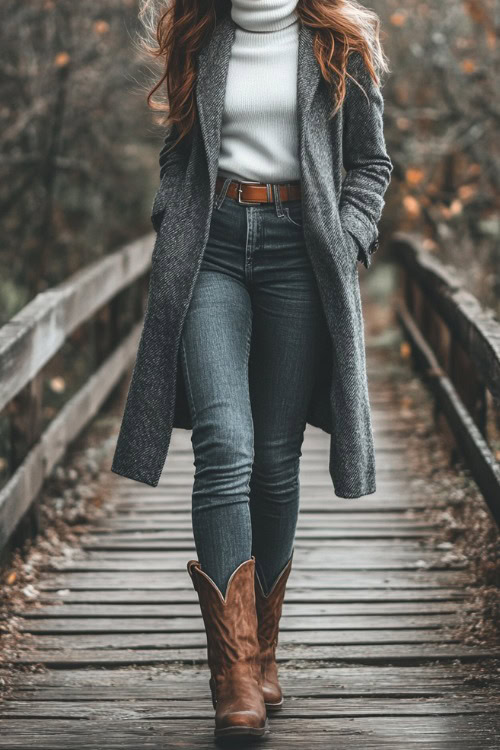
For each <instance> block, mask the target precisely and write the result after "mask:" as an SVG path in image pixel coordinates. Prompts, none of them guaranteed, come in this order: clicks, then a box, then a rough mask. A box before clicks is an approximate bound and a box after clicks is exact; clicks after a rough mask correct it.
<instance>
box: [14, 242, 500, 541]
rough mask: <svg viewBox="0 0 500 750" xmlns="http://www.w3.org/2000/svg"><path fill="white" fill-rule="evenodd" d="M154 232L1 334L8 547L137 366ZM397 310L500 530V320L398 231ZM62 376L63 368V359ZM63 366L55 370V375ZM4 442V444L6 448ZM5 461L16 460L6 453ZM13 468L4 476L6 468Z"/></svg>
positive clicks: (54, 292) (35, 304) (48, 295)
mask: <svg viewBox="0 0 500 750" xmlns="http://www.w3.org/2000/svg"><path fill="white" fill-rule="evenodd" d="M153 240H154V235H147V236H146V237H144V238H141V239H140V240H138V241H136V242H133V243H131V244H129V245H127V246H126V247H124V248H123V249H121V250H118V251H117V252H115V253H113V254H111V255H108V256H106V257H105V258H104V259H102V260H99V261H97V262H95V263H94V264H92V265H91V266H88V267H86V268H84V269H83V270H81V271H80V272H78V273H76V274H75V275H74V276H72V277H71V278H69V279H68V280H67V281H65V282H64V283H62V284H60V285H59V286H57V287H55V288H53V289H50V290H48V291H46V292H43V293H41V294H39V295H38V296H37V297H35V299H33V301H32V302H30V303H29V304H28V305H27V306H26V307H25V308H24V309H23V310H21V312H19V313H18V315H16V316H15V317H14V318H13V319H12V320H10V321H9V322H8V323H7V324H6V325H4V326H3V327H2V328H0V418H1V419H2V424H3V428H4V429H3V433H4V434H5V432H6V430H5V424H7V432H8V433H9V440H8V441H7V442H6V441H5V440H4V441H3V446H2V450H0V459H1V460H2V462H3V465H4V467H5V465H7V472H6V473H7V477H6V479H5V481H4V484H3V486H2V487H1V489H0V551H1V550H3V549H4V548H5V546H6V543H7V541H8V540H9V539H10V538H11V536H12V534H13V532H14V530H15V529H16V527H18V525H19V523H20V521H21V520H22V519H23V518H24V517H25V516H26V515H27V514H28V513H30V512H31V510H32V505H33V501H34V500H35V498H36V497H37V495H38V494H39V492H40V489H41V487H42V484H43V482H44V480H45V479H46V478H47V477H48V476H49V475H50V473H51V471H52V469H53V468H54V466H55V464H56V463H57V462H58V461H59V460H60V459H61V457H62V456H63V454H64V451H65V450H66V448H67V446H68V445H69V444H70V443H71V442H72V441H73V440H74V439H75V438H76V437H77V436H78V435H79V433H80V432H81V431H82V430H83V428H84V427H85V426H86V425H87V424H88V422H89V421H90V420H91V419H92V418H93V417H94V416H95V414H96V413H97V412H98V411H99V409H100V407H101V405H102V404H103V402H104V401H105V399H106V398H107V396H108V395H109V394H110V393H111V391H112V390H113V388H114V387H115V386H116V385H117V384H118V382H119V381H120V380H121V378H122V376H123V375H124V374H125V372H126V371H127V370H128V368H129V367H130V366H131V364H132V363H133V359H134V356H135V352H136V349H137V344H138V339H139V335H140V330H141V327H142V318H143V314H144V309H145V302H146V297H147V283H148V279H149V268H150V262H151V252H152V247H153ZM391 246H392V252H393V256H394V257H395V258H396V260H397V261H398V262H399V263H400V270H401V295H400V300H399V302H398V309H397V315H398V318H399V320H400V322H401V324H402V326H403V328H404V331H405V333H406V337H407V339H408V341H409V342H410V344H411V351H412V353H413V357H414V362H415V364H416V366H417V367H419V369H420V371H421V373H422V375H423V377H424V378H426V380H427V381H428V383H429V384H430V385H431V387H432V388H433V391H434V393H435V396H436V404H437V412H438V413H439V414H442V415H445V417H446V420H447V424H448V425H449V433H450V435H451V436H452V439H453V441H454V444H455V445H456V447H457V449H458V450H459V451H460V454H461V455H462V456H463V458H464V460H465V463H466V465H467V466H468V468H469V469H470V471H471V473H472V475H473V476H474V478H475V480H476V482H477V484H478V486H479V488H480V489H481V491H482V493H483V495H484V497H485V499H486V502H487V504H488V507H489V508H490V510H491V513H492V514H493V517H494V518H495V519H496V521H497V523H499V524H500V467H499V465H498V463H497V461H496V459H495V451H498V450H500V444H499V445H496V446H495V441H496V440H497V435H498V433H499V432H500V418H499V404H500V324H499V323H498V322H497V321H496V320H495V319H494V316H493V313H491V312H490V311H487V310H484V309H482V307H481V305H480V304H479V302H478V301H477V300H476V299H475V298H474V297H473V296H472V295H471V294H469V293H468V292H467V291H465V290H464V289H463V286H462V285H461V283H460V281H459V279H458V278H457V277H456V275H455V274H454V272H453V271H452V270H450V269H448V268H445V267H443V266H442V265H441V264H440V263H439V262H438V261H436V259H435V258H434V257H432V256H431V255H429V254H428V253H425V252H423V251H422V250H420V249H419V245H418V240H417V239H416V238H415V237H412V236H410V235H407V234H403V233H398V234H396V235H394V237H393V238H392V240H391ZM70 341H73V343H74V344H75V345H76V347H77V349H78V348H81V347H83V343H82V342H84V343H85V347H84V350H85V351H84V354H85V362H86V367H87V371H86V375H85V377H84V379H83V380H82V378H80V381H81V382H80V384H79V387H77V388H74V389H73V390H74V392H73V393H72V394H71V397H70V398H68V399H67V400H66V401H65V402H64V404H63V405H62V406H61V408H60V409H59V410H58V411H56V413H54V414H52V412H53V411H54V410H53V409H49V417H47V413H46V411H47V410H46V400H47V399H46V392H47V389H46V384H47V379H48V377H53V373H54V362H56V361H57V357H61V351H62V350H63V349H64V347H66V346H67V345H68V342H70ZM58 364H59V371H62V372H64V370H65V367H66V364H65V363H64V362H63V360H61V361H60V362H59V363H58ZM56 370H57V368H56ZM6 446H7V447H6ZM7 454H8V455H7ZM4 471H5V469H4Z"/></svg>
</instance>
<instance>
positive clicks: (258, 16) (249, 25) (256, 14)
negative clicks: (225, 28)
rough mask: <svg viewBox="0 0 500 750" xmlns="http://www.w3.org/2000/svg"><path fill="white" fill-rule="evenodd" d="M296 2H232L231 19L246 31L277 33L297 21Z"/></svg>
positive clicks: (248, 0)
mask: <svg viewBox="0 0 500 750" xmlns="http://www.w3.org/2000/svg"><path fill="white" fill-rule="evenodd" d="M297 2H298V0H232V7H231V18H232V19H233V21H234V22H235V23H236V24H237V25H238V26H241V28H243V29H245V30H246V31H279V30H280V29H284V28H286V27H287V26H290V25H291V24H292V23H295V21H297V19H298V16H297V14H296V13H295V8H296V7H297Z"/></svg>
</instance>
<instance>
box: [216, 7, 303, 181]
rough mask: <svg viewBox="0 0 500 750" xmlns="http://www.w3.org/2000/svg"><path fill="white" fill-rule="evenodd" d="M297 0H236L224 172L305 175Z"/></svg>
mask: <svg viewBox="0 0 500 750" xmlns="http://www.w3.org/2000/svg"><path fill="white" fill-rule="evenodd" d="M296 5H297V0H232V8H231V17H232V19H233V21H234V22H235V23H236V24H237V28H236V33H235V38H234V42H233V46H232V48H231V58H230V61H229V69H228V77H227V86H226V92H225V100H224V111H223V116H222V125H221V150H220V156H219V172H220V173H221V174H223V175H225V176H231V177H236V178H238V179H241V180H252V181H256V180H258V181H259V182H285V181H287V180H298V179H300V167H299V155H298V130H297V62H298V60H297V55H298V32H299V20H298V16H297V14H296V12H295V8H296Z"/></svg>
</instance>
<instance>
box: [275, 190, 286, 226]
mask: <svg viewBox="0 0 500 750" xmlns="http://www.w3.org/2000/svg"><path fill="white" fill-rule="evenodd" d="M273 195H274V203H275V205H276V213H277V214H278V217H279V218H280V219H281V218H282V217H283V216H284V215H285V212H284V211H283V206H282V205H281V196H280V186H279V185H278V184H277V183H275V182H274V183H273Z"/></svg>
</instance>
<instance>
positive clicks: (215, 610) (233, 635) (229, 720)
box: [187, 557, 268, 737]
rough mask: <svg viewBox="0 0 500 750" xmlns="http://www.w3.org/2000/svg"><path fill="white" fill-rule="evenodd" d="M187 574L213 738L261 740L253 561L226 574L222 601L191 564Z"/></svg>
mask: <svg viewBox="0 0 500 750" xmlns="http://www.w3.org/2000/svg"><path fill="white" fill-rule="evenodd" d="M187 569H188V572H189V575H190V576H191V579H192V581H193V586H194V588H195V589H196V592H197V593H198V598H199V601H200V608H201V613H202V616H203V621H204V623H205V631H206V636H207V655H208V666H209V669H210V683H209V684H210V690H211V693H212V704H213V707H214V708H215V731H214V734H215V736H216V737H226V736H228V737H231V736H235V735H236V736H243V737H245V736H246V735H252V736H256V737H260V736H263V735H264V734H265V733H266V731H267V729H268V722H267V718H266V707H265V705H264V696H263V694H262V675H261V669H260V648H259V641H258V638H257V612H256V609H255V583H254V580H255V558H254V557H252V558H251V559H250V560H246V561H245V562H243V563H242V564H241V565H239V566H238V567H237V568H236V570H235V571H234V572H233V573H232V575H231V578H230V579H229V582H228V585H227V590H226V598H225V599H224V597H223V595H222V593H221V592H220V590H219V588H218V587H217V586H216V585H215V583H214V581H212V579H211V578H210V577H209V576H208V575H207V574H206V573H204V572H203V570H202V569H201V566H200V563H199V562H198V561H197V560H190V561H189V562H188V564H187Z"/></svg>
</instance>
